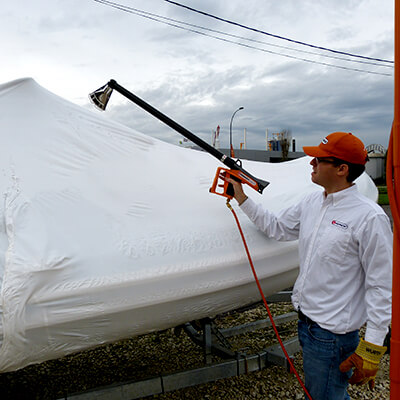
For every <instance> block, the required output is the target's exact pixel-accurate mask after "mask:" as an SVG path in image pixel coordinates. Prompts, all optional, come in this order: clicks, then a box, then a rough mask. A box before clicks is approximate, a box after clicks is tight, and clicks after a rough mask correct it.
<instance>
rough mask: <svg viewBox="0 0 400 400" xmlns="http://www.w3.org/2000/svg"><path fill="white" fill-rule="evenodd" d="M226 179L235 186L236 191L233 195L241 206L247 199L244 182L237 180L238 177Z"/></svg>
mask: <svg viewBox="0 0 400 400" xmlns="http://www.w3.org/2000/svg"><path fill="white" fill-rule="evenodd" d="M224 179H225V180H226V181H227V182H229V183H230V184H231V185H232V186H233V190H234V193H235V194H234V195H233V197H234V198H235V199H236V201H237V202H238V204H239V206H240V205H241V204H242V203H244V202H245V201H246V200H247V196H246V195H245V193H244V192H243V186H242V184H241V183H240V182H239V181H237V180H236V179H232V178H224Z"/></svg>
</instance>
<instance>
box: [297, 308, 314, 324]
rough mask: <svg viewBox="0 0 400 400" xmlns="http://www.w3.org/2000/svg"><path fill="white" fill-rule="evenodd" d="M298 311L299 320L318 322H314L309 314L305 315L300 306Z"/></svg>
mask: <svg viewBox="0 0 400 400" xmlns="http://www.w3.org/2000/svg"><path fill="white" fill-rule="evenodd" d="M298 313H299V320H300V321H303V322H305V323H306V324H308V325H313V324H316V322H314V321H313V320H312V319H311V318H308V317H307V315H304V314H303V313H302V312H301V310H300V308H299V311H298Z"/></svg>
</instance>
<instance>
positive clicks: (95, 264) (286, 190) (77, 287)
mask: <svg viewBox="0 0 400 400" xmlns="http://www.w3.org/2000/svg"><path fill="white" fill-rule="evenodd" d="M132 106H133V107H135V106H134V105H132ZM0 110H1V112H0V135H1V145H0V168H1V170H0V192H1V199H2V201H1V202H0V285H1V297H0V316H1V318H0V321H1V323H0V342H1V347H0V372H5V371H12V370H16V369H19V368H22V367H24V366H26V365H29V364H32V363H38V362H42V361H45V360H48V359H52V358H58V357H61V356H64V355H66V354H69V353H73V352H77V351H80V350H83V349H86V348H89V347H93V346H97V345H100V344H103V343H107V342H111V341H115V340H118V339H121V338H126V337H131V336H134V335H139V334H143V333H147V332H151V331H155V330H160V329H164V328H168V327H174V326H177V325H179V324H181V323H184V322H187V321H190V320H193V319H196V318H202V317H205V316H213V315H216V314H218V313H221V312H225V311H227V310H230V309H235V308H237V307H240V306H244V305H246V304H249V303H252V302H254V301H257V300H258V299H259V294H258V292H257V287H256V285H255V283H254V280H253V277H252V273H251V270H250V268H249V266H248V261H247V257H246V254H245V252H244V249H243V246H242V243H241V239H240V236H239V233H238V230H237V227H236V225H235V222H234V219H233V217H232V215H231V213H230V211H229V210H228V209H227V208H226V206H225V199H224V198H222V197H220V196H216V195H212V194H210V193H209V191H208V190H209V187H210V186H211V184H212V180H213V177H214V174H215V171H216V168H217V167H218V166H221V164H220V163H219V162H218V161H217V160H216V159H215V158H214V157H212V156H210V155H209V154H207V153H205V152H201V151H196V150H190V149H185V148H181V147H177V146H174V145H171V144H168V143H164V142H162V141H159V140H156V139H153V138H151V137H149V136H145V135H143V134H140V133H138V132H137V131H134V130H132V129H129V128H127V127H125V126H123V125H121V124H118V123H115V122H112V121H110V120H109V119H107V117H106V116H105V115H101V114H100V113H99V112H96V111H88V110H86V109H83V108H81V107H79V106H77V105H74V104H72V103H70V102H68V101H66V100H64V99H62V98H60V97H58V96H56V95H54V94H52V93H50V92H49V91H47V90H46V89H44V88H42V87H41V86H40V85H38V84H37V83H36V82H35V81H34V80H32V79H29V78H28V79H20V80H16V81H13V82H10V83H6V84H3V85H1V86H0ZM150 118H153V117H150ZM154 126H155V127H156V126H157V123H155V124H154ZM309 160H310V159H309V158H307V157H304V158H302V159H298V160H295V161H291V162H287V163H282V164H268V163H259V162H252V161H245V160H243V167H244V168H245V169H246V170H248V171H249V172H251V173H252V174H253V175H255V176H257V177H259V178H260V179H264V180H268V181H270V182H271V184H270V186H268V187H267V188H266V189H265V191H264V194H263V195H260V194H258V193H257V192H255V191H253V190H251V189H248V190H247V192H248V194H249V195H250V196H251V197H252V198H254V199H255V200H256V201H258V202H261V203H263V204H264V205H265V206H267V205H268V207H269V208H270V209H272V210H275V211H277V210H279V209H281V208H283V207H286V206H288V205H290V204H292V203H294V202H296V201H298V200H299V199H300V198H301V197H302V196H303V195H304V194H306V193H308V192H310V191H314V190H320V188H318V187H317V186H315V185H314V184H312V183H311V181H310V172H311V167H310V166H309ZM358 184H359V188H360V190H361V191H362V192H363V193H365V194H367V195H368V196H370V197H372V198H374V199H376V197H377V191H376V188H375V186H374V185H373V182H372V181H371V180H370V179H369V177H368V176H367V175H363V177H362V178H360V179H359V182H358ZM235 207H236V206H235ZM236 208H237V207H236ZM238 213H239V218H240V220H241V223H242V227H243V230H244V233H245V235H246V238H247V241H248V245H249V249H250V252H251V254H252V256H253V258H254V263H255V267H256V269H257V273H258V275H259V278H260V280H261V284H262V286H263V289H264V290H265V294H266V295H270V294H272V293H274V292H276V291H278V290H281V289H283V288H285V287H288V286H290V285H291V284H292V283H293V282H294V279H295V277H296V275H297V268H298V260H297V242H287V243H278V242H276V241H273V240H269V239H267V238H266V237H265V236H264V235H262V234H261V233H260V232H258V231H257V229H256V228H255V227H254V226H253V225H252V224H251V222H250V221H248V219H247V217H245V216H244V215H243V214H242V213H241V212H240V210H239V211H238Z"/></svg>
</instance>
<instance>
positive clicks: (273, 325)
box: [226, 199, 312, 400]
mask: <svg viewBox="0 0 400 400" xmlns="http://www.w3.org/2000/svg"><path fill="white" fill-rule="evenodd" d="M226 205H227V207H228V208H229V209H230V210H231V211H232V214H233V216H234V217H235V221H236V224H237V226H238V228H239V232H240V236H241V237H242V241H243V245H244V248H245V250H246V254H247V257H248V259H249V263H250V267H251V271H252V272H253V276H254V279H255V281H256V284H257V287H258V290H259V292H260V295H261V298H262V300H263V303H264V306H265V308H266V310H267V313H268V317H269V319H270V321H271V325H272V328H273V329H274V332H275V335H276V337H277V339H278V342H279V344H280V346H281V348H282V351H283V353H284V354H285V357H286V359H287V361H288V363H289V365H290V371H291V372H293V373H294V374H295V375H296V378H297V380H298V381H299V383H300V385H301V387H302V388H303V390H304V393H305V394H306V395H307V397H308V398H309V399H310V400H312V397H311V396H310V394H309V393H308V391H307V389H306V387H305V385H304V383H303V381H302V380H301V378H300V376H299V374H298V372H297V371H296V368H295V367H294V365H293V362H292V360H291V359H290V357H289V354H288V353H287V351H286V348H285V345H284V344H283V342H282V339H281V337H280V335H279V333H278V330H277V329H276V325H275V321H274V319H273V317H272V314H271V311H270V309H269V306H268V303H267V300H266V298H265V296H264V292H263V290H262V288H261V285H260V281H259V280H258V276H257V273H256V270H255V268H254V264H253V260H252V258H251V255H250V251H249V248H248V247H247V243H246V239H245V237H244V234H243V231H242V227H241V226H240V222H239V219H238V217H237V215H236V212H235V210H234V209H233V208H232V206H231V204H230V203H229V199H227V200H226Z"/></svg>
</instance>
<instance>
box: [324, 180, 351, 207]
mask: <svg viewBox="0 0 400 400" xmlns="http://www.w3.org/2000/svg"><path fill="white" fill-rule="evenodd" d="M355 192H357V185H356V184H355V183H353V184H352V185H351V186H350V187H348V188H346V189H343V190H340V191H339V192H334V193H330V194H328V195H327V196H326V197H325V192H322V196H323V198H324V202H327V203H332V204H333V205H336V204H337V203H339V202H340V201H341V200H343V199H346V198H347V197H348V196H352V195H353V194H354V193H355Z"/></svg>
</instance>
